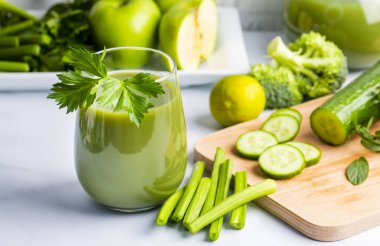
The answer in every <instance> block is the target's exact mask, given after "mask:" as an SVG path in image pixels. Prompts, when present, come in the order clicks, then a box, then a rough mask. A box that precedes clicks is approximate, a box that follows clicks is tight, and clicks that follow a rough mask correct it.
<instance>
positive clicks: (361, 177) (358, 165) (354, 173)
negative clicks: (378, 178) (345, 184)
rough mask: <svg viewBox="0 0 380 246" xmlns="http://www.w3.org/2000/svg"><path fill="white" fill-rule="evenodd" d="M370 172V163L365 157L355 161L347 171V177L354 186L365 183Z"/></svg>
mask: <svg viewBox="0 0 380 246" xmlns="http://www.w3.org/2000/svg"><path fill="white" fill-rule="evenodd" d="M368 172H369V165H368V161H367V160H366V159H365V158H364V157H360V158H359V159H357V160H354V161H353V162H352V163H351V164H350V165H349V166H348V167H347V169H346V177H347V179H348V181H350V183H351V184H353V185H359V184H361V183H363V182H364V181H365V180H366V179H367V177H368Z"/></svg>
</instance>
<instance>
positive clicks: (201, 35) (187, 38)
mask: <svg viewBox="0 0 380 246" xmlns="http://www.w3.org/2000/svg"><path fill="white" fill-rule="evenodd" d="M216 36H217V14H216V6H215V2H214V0H192V1H183V2H180V3H178V4H175V5H174V6H173V7H171V8H170V9H169V10H168V11H167V12H166V13H165V14H164V16H163V17H162V20H161V23H160V30H159V41H160V45H161V49H162V50H163V51H164V52H166V53H168V54H169V55H170V56H172V57H173V58H174V60H175V61H176V63H177V65H178V68H179V69H195V68H197V67H198V66H199V64H200V63H201V61H203V60H206V59H207V58H208V57H209V56H210V55H211V53H212V52H213V50H214V48H215V43H216Z"/></svg>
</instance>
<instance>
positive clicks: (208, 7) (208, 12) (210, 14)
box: [197, 0, 218, 61]
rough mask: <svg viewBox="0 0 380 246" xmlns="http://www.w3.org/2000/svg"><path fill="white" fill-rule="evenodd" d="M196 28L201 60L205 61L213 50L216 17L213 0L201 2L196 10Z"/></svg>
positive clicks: (216, 25) (216, 26) (216, 24)
mask: <svg viewBox="0 0 380 246" xmlns="http://www.w3.org/2000/svg"><path fill="white" fill-rule="evenodd" d="M197 21H198V28H199V34H200V38H201V60H202V61H205V60H207V59H208V58H209V57H210V55H211V54H212V52H213V51H214V49H215V44H216V38H217V32H218V31H217V29H218V15H217V12H216V4H215V1H214V0H203V1H202V2H201V4H200V5H199V8H198V15H197Z"/></svg>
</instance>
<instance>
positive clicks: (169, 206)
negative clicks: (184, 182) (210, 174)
mask: <svg viewBox="0 0 380 246" xmlns="http://www.w3.org/2000/svg"><path fill="white" fill-rule="evenodd" d="M185 189H186V186H184V187H182V188H181V189H179V190H177V191H176V192H175V193H174V194H173V195H171V196H170V197H169V198H168V199H167V200H166V201H165V203H164V204H163V205H162V207H161V209H160V212H159V213H158V215H157V219H156V225H158V226H164V225H166V223H167V222H168V219H169V217H170V215H171V214H172V212H173V210H174V208H175V207H176V206H177V204H178V201H179V200H180V199H181V197H182V195H183V193H184V191H185Z"/></svg>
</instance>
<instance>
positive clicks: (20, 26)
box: [0, 20, 34, 35]
mask: <svg viewBox="0 0 380 246" xmlns="http://www.w3.org/2000/svg"><path fill="white" fill-rule="evenodd" d="M33 25H34V21H33V20H26V21H22V22H18V23H16V24H12V25H8V26H6V27H3V28H1V29H0V35H7V34H15V33H18V32H20V31H22V30H24V29H26V28H29V27H31V26H33Z"/></svg>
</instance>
